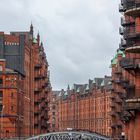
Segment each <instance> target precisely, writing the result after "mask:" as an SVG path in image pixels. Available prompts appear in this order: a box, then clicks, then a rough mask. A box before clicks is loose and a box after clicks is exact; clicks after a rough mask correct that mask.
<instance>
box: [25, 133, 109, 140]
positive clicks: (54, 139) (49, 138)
mask: <svg viewBox="0 0 140 140" xmlns="http://www.w3.org/2000/svg"><path fill="white" fill-rule="evenodd" d="M26 140H111V139H110V138H108V137H105V136H101V135H99V134H96V133H89V132H78V131H66V132H54V133H47V134H43V135H38V136H35V137H31V138H27V139H26Z"/></svg>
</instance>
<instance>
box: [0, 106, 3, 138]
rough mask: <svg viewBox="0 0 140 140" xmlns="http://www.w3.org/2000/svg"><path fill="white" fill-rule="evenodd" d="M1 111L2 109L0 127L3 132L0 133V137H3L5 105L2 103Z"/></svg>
mask: <svg viewBox="0 0 140 140" xmlns="http://www.w3.org/2000/svg"><path fill="white" fill-rule="evenodd" d="M0 109H1V110H0V111H1V122H0V123H1V125H0V126H1V127H0V129H1V133H0V138H1V139H2V137H3V135H2V134H3V132H2V130H3V110H4V105H0Z"/></svg>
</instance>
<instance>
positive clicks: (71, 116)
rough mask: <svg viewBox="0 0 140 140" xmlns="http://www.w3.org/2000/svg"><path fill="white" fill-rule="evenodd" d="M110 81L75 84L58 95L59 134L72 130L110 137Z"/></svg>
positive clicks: (108, 79) (108, 78) (97, 80)
mask: <svg viewBox="0 0 140 140" xmlns="http://www.w3.org/2000/svg"><path fill="white" fill-rule="evenodd" d="M111 88H112V85H111V78H110V77H107V76H105V78H95V79H94V80H89V83H88V84H83V85H78V84H74V85H73V88H72V89H70V88H69V87H68V89H67V90H66V91H64V90H62V91H61V92H60V93H59V105H58V109H59V113H58V115H59V117H58V118H59V130H60V131H63V130H67V129H68V128H72V129H75V130H86V131H92V132H96V133H100V134H102V135H106V136H111V127H110V125H111V117H110V111H111V110H110V104H111V99H110V96H111Z"/></svg>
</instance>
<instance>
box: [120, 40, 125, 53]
mask: <svg viewBox="0 0 140 140" xmlns="http://www.w3.org/2000/svg"><path fill="white" fill-rule="evenodd" d="M125 48H126V40H124V39H123V38H121V43H120V44H119V49H120V50H122V51H124V50H125Z"/></svg>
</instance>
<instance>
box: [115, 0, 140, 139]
mask: <svg viewBox="0 0 140 140" xmlns="http://www.w3.org/2000/svg"><path fill="white" fill-rule="evenodd" d="M119 11H120V12H122V13H123V17H122V18H121V25H122V27H121V28H120V34H121V35H122V39H121V44H120V49H121V50H123V51H124V52H125V57H124V58H122V59H121V60H119V59H117V61H118V65H119V67H120V68H121V70H122V75H121V79H122V80H121V83H120V87H122V89H123V92H121V93H123V94H121V95H124V97H125V98H124V99H123V103H122V108H121V110H122V113H120V119H121V120H122V122H123V123H124V130H123V131H122V132H125V133H123V135H124V134H125V137H126V138H127V139H128V140H139V139H140V134H139V130H140V125H139V124H140V0H122V1H121V4H120V7H119ZM116 89H117V88H116V87H114V90H116Z"/></svg>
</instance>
